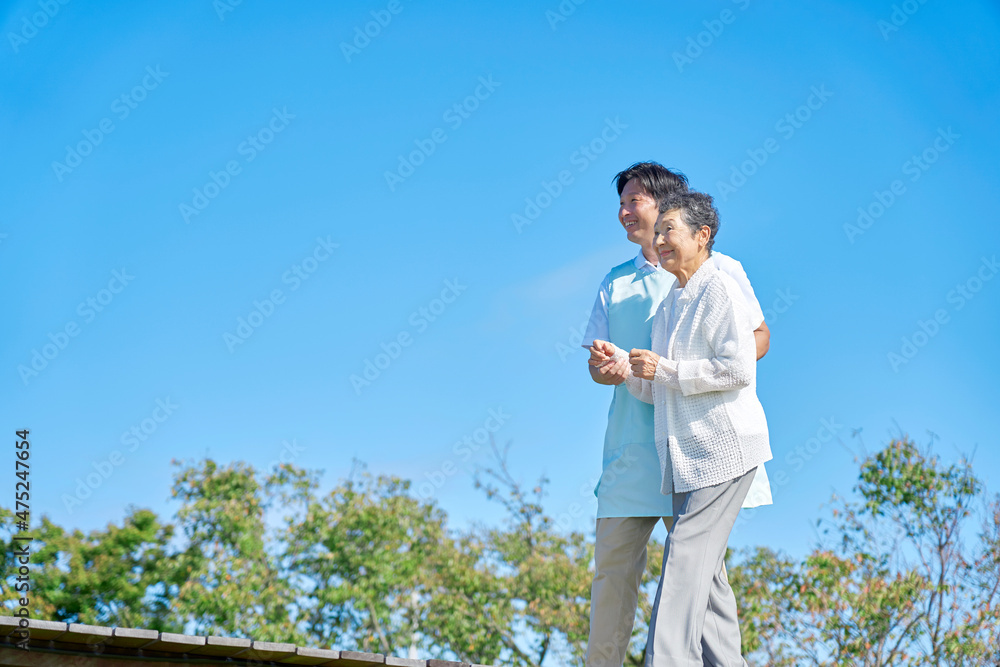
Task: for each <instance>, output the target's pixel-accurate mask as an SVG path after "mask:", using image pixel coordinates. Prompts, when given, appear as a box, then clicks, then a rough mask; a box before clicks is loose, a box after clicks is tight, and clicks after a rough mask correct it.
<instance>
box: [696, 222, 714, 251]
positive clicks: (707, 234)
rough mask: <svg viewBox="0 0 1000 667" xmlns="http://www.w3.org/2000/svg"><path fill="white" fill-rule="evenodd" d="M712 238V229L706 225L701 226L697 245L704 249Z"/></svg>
mask: <svg viewBox="0 0 1000 667" xmlns="http://www.w3.org/2000/svg"><path fill="white" fill-rule="evenodd" d="M711 238H712V228H711V227H709V226H708V225H702V226H701V229H699V230H698V244H699V245H700V246H701V247H702V248H704V247H705V246H707V245H708V242H709V240H710V239H711Z"/></svg>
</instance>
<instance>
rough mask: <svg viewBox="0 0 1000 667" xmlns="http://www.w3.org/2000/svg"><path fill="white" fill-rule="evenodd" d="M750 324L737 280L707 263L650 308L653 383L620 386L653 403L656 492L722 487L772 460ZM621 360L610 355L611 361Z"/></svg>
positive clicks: (624, 354)
mask: <svg viewBox="0 0 1000 667" xmlns="http://www.w3.org/2000/svg"><path fill="white" fill-rule="evenodd" d="M675 302H676V304H675ZM675 305H676V308H674V306H675ZM671 311H673V312H674V315H675V316H674V317H673V318H671V317H670V315H671ZM671 319H672V320H674V321H673V322H671V321H670V320H671ZM751 319H752V316H751V315H750V313H749V311H748V309H747V306H746V301H745V300H744V298H743V296H742V293H741V291H740V288H739V286H738V285H737V284H736V281H734V280H733V279H732V278H731V277H730V276H728V275H726V274H725V273H723V272H721V271H719V270H718V269H717V267H716V265H715V262H714V261H713V260H712V258H709V259H707V260H706V261H705V263H704V264H702V265H701V267H699V268H698V270H697V271H696V272H695V273H694V275H693V276H691V278H690V279H689V280H688V281H687V284H686V285H685V286H684V288H683V289H682V290H673V291H671V293H670V295H669V296H668V297H667V298H666V299H664V301H663V303H661V304H660V305H659V306H658V307H657V309H656V313H655V315H654V316H653V340H652V351H653V352H655V353H656V354H658V355H660V362H659V364H657V367H656V373H655V376H654V379H653V380H652V381H650V380H643V379H641V378H639V377H636V376H635V375H629V377H628V379H627V380H626V386H627V387H628V390H629V391H630V392H631V393H632V394H633V395H634V396H635V397H636V398H638V399H639V400H641V401H645V402H646V403H652V404H653V411H654V416H653V422H654V429H655V438H656V450H657V454H658V455H659V458H660V468H661V472H662V474H663V484H662V488H661V491H662V492H663V493H673V492H675V491H676V492H679V493H685V492H688V491H693V490H695V489H702V488H705V487H708V486H714V485H716V484H721V483H723V482H727V481H729V480H732V479H735V478H737V477H739V476H741V475H743V474H744V473H746V472H748V471H749V470H751V469H752V468H754V467H757V466H759V465H761V464H762V463H764V462H765V461H769V460H771V447H770V444H769V441H768V435H767V420H766V419H765V417H764V408H763V407H762V406H761V404H760V401H759V400H758V399H757V381H756V378H757V348H756V342H755V340H754V335H753V329H754V327H753V324H752V322H751ZM627 356H628V351H627V350H621V349H616V351H615V357H616V359H620V358H622V357H626V358H627Z"/></svg>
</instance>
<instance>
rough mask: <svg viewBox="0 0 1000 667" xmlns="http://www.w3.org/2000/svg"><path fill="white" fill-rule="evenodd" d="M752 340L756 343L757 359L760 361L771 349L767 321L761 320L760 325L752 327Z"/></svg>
mask: <svg viewBox="0 0 1000 667" xmlns="http://www.w3.org/2000/svg"><path fill="white" fill-rule="evenodd" d="M753 340H754V342H755V343H756V344H757V361H760V360H761V359H762V358H763V356H764V355H765V354H767V351H768V350H770V349H771V330H770V329H768V328H767V322H763V321H762V322H761V323H760V326H759V327H757V328H756V329H754V332H753Z"/></svg>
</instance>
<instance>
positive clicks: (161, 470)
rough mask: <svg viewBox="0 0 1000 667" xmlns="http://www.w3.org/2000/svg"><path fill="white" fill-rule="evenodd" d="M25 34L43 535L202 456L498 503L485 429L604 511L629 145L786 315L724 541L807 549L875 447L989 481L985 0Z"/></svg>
mask: <svg viewBox="0 0 1000 667" xmlns="http://www.w3.org/2000/svg"><path fill="white" fill-rule="evenodd" d="M366 32H367V34H366ZM2 33H3V43H2V44H0V124H2V125H0V127H2V131H0V142H2V155H3V160H0V182H2V183H3V186H4V187H3V193H4V194H3V197H2V199H0V207H2V215H0V234H2V236H0V279H2V284H3V292H4V301H3V305H4V308H3V313H4V316H5V317H6V326H4V327H3V333H2V334H0V336H2V338H0V371H2V373H0V377H2V385H0V386H2V399H3V400H2V404H0V405H2V408H0V410H2V420H0V423H2V424H3V427H4V428H7V429H8V430H9V431H11V432H13V431H14V430H15V429H17V428H23V427H27V428H29V429H30V430H31V437H32V450H31V452H32V457H31V473H32V474H31V506H32V508H33V510H34V512H35V513H36V516H37V514H38V513H45V514H48V515H49V516H50V517H51V518H52V519H53V520H54V521H56V522H57V523H59V524H62V525H64V526H70V527H79V528H82V529H85V530H89V529H93V528H96V527H100V526H104V525H106V524H107V523H108V522H109V521H120V520H121V518H122V516H123V514H124V512H125V508H126V507H127V506H129V505H137V506H144V507H151V508H153V509H154V510H156V511H157V512H160V513H161V514H163V515H166V516H169V515H171V514H172V513H173V511H174V510H175V509H176V506H175V505H174V504H172V502H171V501H169V487H170V479H171V474H172V472H173V468H172V467H171V465H170V461H171V460H172V459H184V460H194V459H197V458H200V457H203V456H206V455H207V456H210V457H212V458H214V459H216V460H218V461H222V462H226V461H232V460H245V461H248V462H249V463H251V464H254V465H256V466H268V465H269V464H271V463H272V462H274V461H277V460H279V459H280V458H282V457H284V458H285V459H294V461H295V463H296V464H298V465H301V466H304V467H307V468H311V469H322V470H324V471H325V476H324V485H325V488H329V487H330V486H331V485H332V484H334V483H335V482H336V481H337V480H338V479H339V478H341V477H343V476H345V475H346V474H348V472H349V471H350V469H351V465H352V459H353V458H358V459H361V460H363V461H365V462H366V463H367V464H368V466H369V468H370V469H371V470H372V471H373V472H377V473H390V474H395V475H400V476H404V477H409V478H411V479H413V480H414V481H415V482H416V483H417V489H423V491H424V492H427V493H431V494H432V495H433V496H434V497H436V498H437V499H438V501H439V502H440V504H441V505H442V506H443V508H444V509H445V510H447V511H448V512H449V514H450V516H451V517H452V518H453V520H454V521H455V525H456V526H462V525H467V523H468V522H470V521H476V520H483V521H494V520H496V519H497V517H498V516H499V515H500V514H499V509H498V508H497V507H494V506H493V505H491V504H488V503H487V502H486V501H485V500H484V499H483V497H482V495H481V493H480V492H478V491H476V490H475V489H474V488H473V485H472V478H471V475H470V474H469V470H470V468H471V466H473V465H475V464H477V463H487V462H488V461H489V456H488V452H487V449H486V447H485V445H483V444H482V443H484V442H485V440H486V435H487V431H488V430H492V431H493V432H494V434H495V437H496V438H497V439H498V441H500V442H502V443H507V442H510V443H511V448H510V456H511V461H512V466H513V469H514V471H515V473H516V474H517V475H518V476H520V477H521V478H522V479H524V480H526V481H529V482H530V481H531V480H533V479H534V478H535V477H537V476H538V475H540V474H542V473H544V474H546V475H547V476H548V477H549V479H550V480H551V486H550V495H549V496H548V498H547V501H546V502H547V507H548V509H549V510H550V511H551V513H552V514H553V515H555V516H556V517H559V518H560V519H561V521H562V523H563V524H564V525H566V526H570V527H573V528H579V529H581V530H588V531H589V530H592V526H593V517H594V514H595V511H596V501H595V500H594V498H593V495H592V493H591V491H592V489H593V483H594V480H595V479H596V476H597V474H598V473H599V471H600V462H601V449H602V442H603V436H604V426H605V423H606V416H607V409H608V404H609V402H610V398H611V395H610V390H609V389H608V388H606V387H601V386H598V385H595V384H594V383H593V382H592V381H591V380H590V379H589V376H588V373H587V370H586V355H585V353H584V352H583V350H582V349H581V348H579V347H578V346H577V344H578V343H579V337H580V335H581V334H582V330H583V327H584V325H585V323H586V319H587V316H588V314H589V312H590V308H591V306H592V304H593V301H594V297H595V294H596V291H597V288H598V285H599V284H600V281H601V279H602V278H603V276H604V275H605V273H606V272H607V271H608V269H609V268H610V267H611V266H613V265H615V264H618V263H620V262H622V261H625V260H627V259H629V258H631V257H633V256H634V255H635V253H636V251H637V248H636V246H633V245H631V244H629V243H628V241H627V240H626V239H625V234H624V231H623V230H622V229H621V227H620V225H619V224H618V221H617V218H616V214H617V193H616V192H615V190H614V188H613V186H612V184H611V179H612V176H613V175H614V174H615V173H616V172H617V171H619V170H621V169H623V168H624V167H626V166H627V165H629V164H630V163H632V162H635V161H638V160H646V159H653V160H658V161H660V162H662V163H664V164H666V165H667V166H671V167H675V168H678V169H680V170H682V171H683V172H684V173H686V174H687V175H688V176H689V177H690V179H691V183H692V185H693V187H695V188H697V189H701V190H704V191H707V192H709V193H710V194H712V195H714V196H716V198H717V204H718V207H719V209H720V212H721V218H722V227H721V231H720V234H719V237H718V242H717V244H716V248H717V249H719V250H721V251H723V252H725V253H727V254H729V255H731V256H733V257H735V258H737V259H739V260H740V261H742V263H743V265H744V267H745V268H746V271H747V273H748V275H749V276H750V279H751V281H752V283H753V286H754V288H755V290H756V293H757V295H758V298H759V300H760V302H761V305H762V307H763V308H764V310H765V314H766V317H767V322H768V324H769V325H770V327H771V330H772V339H771V351H770V352H769V354H768V355H767V356H766V357H765V358H764V360H763V361H761V363H760V365H759V368H758V370H759V372H758V383H759V393H760V398H761V401H762V403H763V405H764V408H765V411H766V413H767V417H768V423H769V428H770V434H771V446H772V449H773V452H774V460H773V461H772V462H771V463H769V464H768V466H769V471H770V475H771V479H772V483H773V484H774V486H775V488H774V497H775V504H774V506H773V507H770V508H766V509H762V510H759V511H758V512H757V513H756V514H755V515H754V516H753V518H752V519H751V520H750V521H749V522H747V523H744V524H743V525H742V526H740V527H739V528H738V529H737V531H736V533H735V534H734V535H733V539H732V542H731V543H732V544H733V546H746V545H753V544H768V545H771V546H775V547H779V548H782V549H785V550H787V551H789V552H791V553H794V554H800V553H802V552H804V551H805V550H806V549H808V548H809V547H810V545H811V544H812V542H813V540H814V538H815V535H814V532H813V528H812V526H814V520H815V518H817V517H818V516H819V515H820V512H821V511H822V510H821V505H822V504H823V503H825V502H826V501H828V499H829V497H830V495H831V493H832V492H833V491H834V490H837V491H840V492H841V493H844V492H848V491H849V490H850V488H851V486H852V484H853V481H854V478H855V475H856V463H855V461H854V460H853V455H852V453H851V450H853V451H855V452H857V451H858V450H859V449H860V445H861V440H859V439H858V438H856V437H852V433H853V432H854V431H855V430H856V429H862V431H861V439H862V440H863V442H864V444H865V445H866V446H867V447H868V448H869V449H874V448H876V447H878V446H880V445H882V444H883V443H885V442H886V441H887V440H888V438H889V437H891V435H893V434H897V433H899V432H907V433H909V434H911V435H912V436H913V437H914V438H915V439H917V440H918V441H919V442H922V443H926V442H929V441H930V440H931V439H935V440H936V442H935V448H936V451H938V452H939V453H940V454H941V455H942V456H943V457H944V458H945V459H947V460H952V459H954V458H955V457H956V456H957V455H958V453H959V452H971V451H973V450H975V452H976V456H975V465H976V468H977V470H978V472H979V474H981V475H982V476H983V477H985V478H986V479H987V480H988V482H989V483H990V486H991V488H992V489H993V490H994V491H1000V449H998V448H997V446H996V444H997V432H998V426H1000V418H998V404H1000V401H998V398H1000V392H998V390H997V376H998V371H1000V346H998V342H1000V340H998V335H997V332H998V329H1000V276H998V275H997V274H998V272H1000V266H998V265H997V264H996V262H997V257H998V255H1000V232H998V229H997V222H998V219H997V210H998V204H1000V195H998V188H997V182H998V181H1000V167H998V165H997V155H1000V133H998V131H997V129H996V122H997V119H998V118H1000V85H998V84H1000V9H998V7H997V5H996V3H990V2H957V3H954V2H953V3H945V2H942V1H940V0H928V1H925V2H918V1H917V0H907V2H902V3H900V2H895V3H894V2H891V1H890V0H884V1H879V2H871V1H866V2H861V1H860V0H858V1H853V2H811V3H802V4H797V3H773V2H757V1H756V0H740V1H739V2H730V1H728V0H727V1H725V2H712V3H704V2H698V3H693V2H692V3H630V4H626V5H623V4H621V3H601V2H597V1H596V0H590V1H589V2H580V4H575V3H574V2H572V1H571V0H565V1H564V2H562V3H561V4H560V3H559V2H557V0H551V1H550V2H540V3H503V4H502V5H496V6H493V5H489V4H486V3H464V2H434V3H431V2H411V1H410V0H392V2H388V1H382V0H377V1H373V2H337V3H330V2H305V3H291V4H284V3H263V2H254V1H251V0H244V1H243V2H241V3H238V4H236V3H235V0H218V1H217V2H215V3H214V4H213V2H212V1H211V0H182V1H178V2H172V3H168V5H164V6H156V7H153V6H151V5H148V4H145V3H135V2H116V1H108V2H102V3H98V4H96V5H95V4H93V3H84V2H79V1H77V2H66V3H65V4H63V3H60V2H59V1H58V0H41V1H39V0H30V1H23V2H20V1H19V2H12V3H5V9H4V12H3V31H2ZM366 372H367V375H366ZM352 378H353V379H352ZM133 429H135V432H136V434H130V431H131V430H133ZM932 434H933V435H932ZM11 435H12V434H11ZM465 438H469V440H468V442H463V441H464V439H465ZM477 439H478V441H477ZM10 451H11V453H10V454H9V455H10V456H13V449H11V450H10ZM11 467H13V466H11ZM88 476H89V479H90V482H91V483H92V484H88ZM13 481H14V480H13V476H12V475H11V476H10V479H9V480H8V482H7V483H6V484H7V485H6V487H3V488H4V489H6V490H2V489H0V493H3V494H6V498H5V499H3V500H2V501H0V502H2V503H3V504H4V505H5V506H11V505H12V504H13V497H14V488H13V487H14V484H13ZM81 485H83V486H81ZM91 487H93V488H91Z"/></svg>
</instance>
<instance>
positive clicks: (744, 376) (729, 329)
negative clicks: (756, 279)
mask: <svg viewBox="0 0 1000 667" xmlns="http://www.w3.org/2000/svg"><path fill="white" fill-rule="evenodd" d="M733 289H738V288H736V287H735V285H733ZM733 289H730V288H729V287H728V286H727V285H726V284H725V282H724V281H720V280H716V281H713V282H712V283H711V284H709V285H708V286H706V288H705V291H704V292H703V293H702V295H701V299H703V300H706V301H705V303H704V310H703V312H704V317H703V320H702V322H701V327H700V332H696V334H700V335H702V336H704V337H705V339H706V342H707V343H708V346H709V347H710V348H711V350H712V353H713V356H712V357H711V358H708V359H680V360H677V362H676V364H677V382H678V386H679V388H680V390H681V392H682V393H683V394H684V395H685V396H689V395H691V394H701V393H705V392H709V391H725V390H730V389H740V388H742V387H746V386H748V385H749V384H750V382H751V381H752V380H753V376H754V372H755V365H756V343H755V340H754V336H753V333H752V332H751V331H750V330H749V328H748V327H747V326H745V323H746V320H747V317H746V313H745V312H743V311H742V310H741V307H745V306H743V305H742V304H740V303H738V302H737V301H736V298H735V296H736V295H734V294H733Z"/></svg>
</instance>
